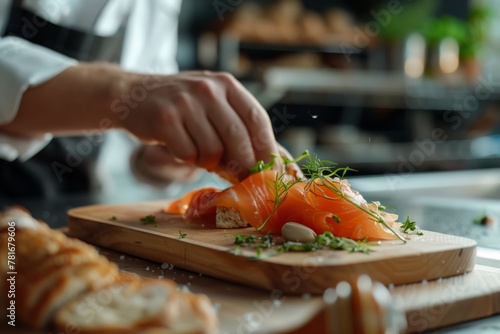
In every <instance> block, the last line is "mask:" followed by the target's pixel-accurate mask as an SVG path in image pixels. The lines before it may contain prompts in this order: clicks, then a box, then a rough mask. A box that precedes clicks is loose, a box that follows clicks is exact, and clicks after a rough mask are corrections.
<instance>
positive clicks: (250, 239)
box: [234, 234, 255, 245]
mask: <svg viewBox="0 0 500 334" xmlns="http://www.w3.org/2000/svg"><path fill="white" fill-rule="evenodd" d="M254 243H255V236H253V235H240V234H238V235H237V236H236V237H235V239H234V244H235V245H242V244H254Z"/></svg>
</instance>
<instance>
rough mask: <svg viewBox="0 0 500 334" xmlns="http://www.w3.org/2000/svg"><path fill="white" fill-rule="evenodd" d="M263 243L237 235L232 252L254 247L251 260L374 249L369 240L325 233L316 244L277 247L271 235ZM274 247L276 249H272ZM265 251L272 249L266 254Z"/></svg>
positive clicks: (291, 244)
mask: <svg viewBox="0 0 500 334" xmlns="http://www.w3.org/2000/svg"><path fill="white" fill-rule="evenodd" d="M262 240H263V241H262V242H260V243H257V242H256V239H255V237H254V236H251V235H236V237H235V241H234V243H235V244H236V245H237V246H236V247H237V248H235V249H234V250H232V251H231V252H232V253H233V254H236V255H239V254H241V249H240V246H241V245H243V246H248V247H252V248H253V249H254V250H255V253H256V255H255V256H254V257H251V259H254V260H257V259H263V258H268V257H271V256H274V255H277V254H280V253H283V252H311V251H317V250H320V249H325V248H326V249H332V250H344V251H348V252H350V253H365V254H369V253H370V252H372V249H371V248H370V247H369V246H368V243H367V240H366V239H365V240H360V241H355V240H352V239H349V238H343V237H335V236H334V235H333V234H332V233H331V232H328V231H327V232H324V233H322V234H320V235H318V236H316V239H315V240H314V242H291V241H287V242H284V243H283V244H281V245H275V243H274V241H273V237H272V235H271V234H267V235H265V236H264V237H262ZM273 246H276V247H274V249H271V248H273ZM264 249H270V250H269V251H266V252H264V251H263V250H264Z"/></svg>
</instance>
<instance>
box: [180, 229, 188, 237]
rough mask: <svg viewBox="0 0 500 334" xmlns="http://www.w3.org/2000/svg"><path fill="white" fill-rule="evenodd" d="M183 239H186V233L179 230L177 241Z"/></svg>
mask: <svg viewBox="0 0 500 334" xmlns="http://www.w3.org/2000/svg"><path fill="white" fill-rule="evenodd" d="M185 237H187V233H185V232H182V231H181V230H179V239H184V238H185Z"/></svg>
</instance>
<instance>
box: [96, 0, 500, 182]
mask: <svg viewBox="0 0 500 334" xmlns="http://www.w3.org/2000/svg"><path fill="white" fill-rule="evenodd" d="M499 17H500V2H499V1H494V0H488V1H485V0H483V1H477V0H457V1H444V0H440V1H436V0H416V1H415V0H413V1H409V0H384V1H382V0H377V1H368V0H361V1H347V0H329V1H320V0H309V1H303V0H274V1H258V0H231V1H229V0H215V1H195V0H184V1H183V4H182V8H181V13H180V17H179V28H178V29H179V31H178V35H179V39H178V64H179V69H180V70H193V69H208V70H216V71H218V70H221V71H228V72H230V73H232V74H234V75H235V76H236V77H237V78H238V79H239V80H240V81H242V82H243V83H244V84H245V86H246V87H247V88H248V89H249V90H250V91H251V92H252V93H253V94H254V95H255V96H256V98H257V99H258V100H259V101H260V103H261V104H262V105H263V106H264V107H265V108H266V110H268V112H269V115H270V117H271V119H272V121H273V125H274V129H275V132H276V136H277V138H278V139H279V141H280V142H281V143H282V144H283V145H284V146H285V147H286V148H288V149H289V150H290V151H291V153H292V154H294V155H298V154H300V153H301V152H302V151H303V150H304V149H308V150H309V151H311V152H315V153H317V154H318V155H319V157H320V158H323V159H330V160H333V161H336V162H337V163H339V164H340V165H344V166H346V165H347V166H350V167H352V168H354V169H356V170H358V173H357V175H374V174H387V173H398V174H399V173H414V172H426V171H450V170H469V169H478V168H492V167H500V136H499V134H500V109H499V108H500V105H499V103H498V102H499V99H500V77H499V74H500V57H498V54H500V21H499V20H498V18H499ZM110 137H112V138H110V140H109V141H108V143H109V145H108V148H107V149H106V148H105V149H104V150H103V154H102V159H101V163H100V166H101V170H102V172H103V174H107V175H119V176H118V179H119V180H120V181H119V183H122V182H129V181H130V182H134V181H133V180H130V177H129V176H130V173H129V171H128V156H129V153H128V150H126V149H123V150H117V149H116V147H117V145H121V143H120V141H121V142H123V136H115V137H120V138H118V139H117V138H113V135H111V136H110ZM125 137H126V136H125ZM127 140H130V139H125V141H127ZM114 141H117V142H118V143H115V142H114ZM104 179H106V180H107V181H108V186H109V188H111V189H115V188H116V182H114V183H115V185H113V180H114V179H116V176H113V177H111V178H110V177H104ZM124 180H125V181H124Z"/></svg>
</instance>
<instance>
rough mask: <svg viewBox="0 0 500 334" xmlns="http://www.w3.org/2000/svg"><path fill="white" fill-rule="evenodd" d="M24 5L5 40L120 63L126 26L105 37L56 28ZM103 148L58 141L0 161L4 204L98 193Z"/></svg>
mask: <svg viewBox="0 0 500 334" xmlns="http://www.w3.org/2000/svg"><path fill="white" fill-rule="evenodd" d="M21 5H22V0H14V1H13V3H12V7H11V12H10V17H9V21H8V23H7V26H6V28H5V32H4V36H16V37H19V38H23V39H26V40H28V41H30V42H31V43H34V44H38V45H41V46H44V47H46V48H50V49H52V50H54V51H56V52H58V53H61V54H63V55H66V56H68V57H71V58H73V59H76V60H79V61H106V62H118V61H119V59H120V54H121V49H122V45H123V39H124V35H125V25H126V22H124V23H123V24H122V26H121V27H120V29H119V30H118V32H117V33H116V34H115V35H114V36H106V37H102V36H97V35H94V34H92V33H87V32H82V31H78V30H76V29H71V28H64V27H61V26H58V25H56V24H53V23H51V22H48V21H46V20H44V19H43V18H42V17H40V16H38V15H36V13H33V12H31V11H29V10H26V9H24V8H22V6H21ZM101 10H102V9H101ZM124 21H126V20H124ZM69 112H71V111H69ZM99 144H100V140H96V138H88V137H64V138H55V139H53V140H52V141H51V142H50V144H49V145H48V146H47V147H45V148H44V149H43V150H42V151H40V152H39V153H38V154H36V155H35V156H34V157H32V158H31V159H29V160H28V161H25V162H20V161H17V160H16V161H13V162H8V161H5V160H2V159H0V204H1V202H3V201H2V199H3V200H4V201H9V202H11V201H12V200H15V199H22V198H44V199H51V198H57V197H61V196H64V195H65V194H69V193H79V192H90V191H96V190H98V189H99V184H98V182H97V181H96V178H95V177H94V175H95V167H96V159H97V156H98V154H99V146H100V145H99Z"/></svg>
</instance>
